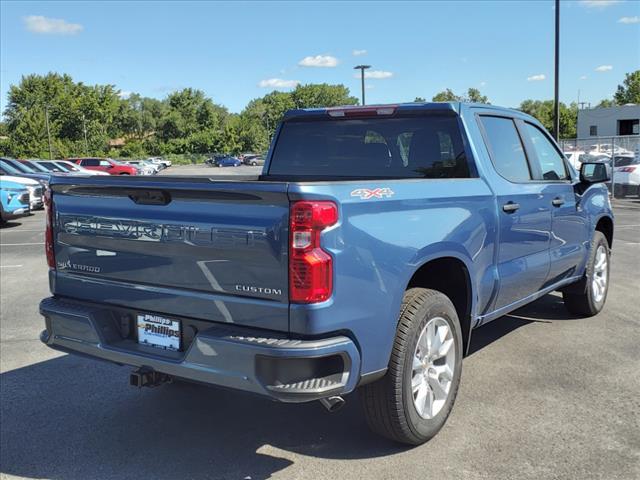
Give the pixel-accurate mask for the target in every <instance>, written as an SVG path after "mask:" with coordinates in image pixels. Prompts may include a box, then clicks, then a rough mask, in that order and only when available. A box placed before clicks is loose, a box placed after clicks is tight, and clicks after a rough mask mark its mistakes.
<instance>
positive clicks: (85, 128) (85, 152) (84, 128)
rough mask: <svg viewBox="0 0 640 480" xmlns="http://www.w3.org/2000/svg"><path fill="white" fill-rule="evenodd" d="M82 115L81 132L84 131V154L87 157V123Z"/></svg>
mask: <svg viewBox="0 0 640 480" xmlns="http://www.w3.org/2000/svg"><path fill="white" fill-rule="evenodd" d="M85 120H86V119H85V116H84V113H83V114H82V130H83V131H84V154H85V155H86V156H89V143H88V142H87V123H86V121H85Z"/></svg>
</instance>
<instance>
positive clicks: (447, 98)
mask: <svg viewBox="0 0 640 480" xmlns="http://www.w3.org/2000/svg"><path fill="white" fill-rule="evenodd" d="M431 100H432V101H433V102H474V103H489V98H488V97H486V96H484V95H482V94H481V93H480V90H478V89H477V88H469V89H468V90H467V94H466V95H456V94H455V93H454V92H453V90H451V89H450V88H447V89H446V90H443V91H442V92H439V93H436V94H435V95H434V96H433V98H432V99H431Z"/></svg>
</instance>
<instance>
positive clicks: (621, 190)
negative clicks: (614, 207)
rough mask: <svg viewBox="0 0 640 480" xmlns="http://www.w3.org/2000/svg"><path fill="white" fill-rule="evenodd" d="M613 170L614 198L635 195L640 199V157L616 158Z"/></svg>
mask: <svg viewBox="0 0 640 480" xmlns="http://www.w3.org/2000/svg"><path fill="white" fill-rule="evenodd" d="M616 165H617V166H616V167H614V169H613V185H614V194H615V196H616V197H626V196H627V195H637V196H639V197H640V157H638V156H637V155H636V156H635V157H632V156H625V157H616Z"/></svg>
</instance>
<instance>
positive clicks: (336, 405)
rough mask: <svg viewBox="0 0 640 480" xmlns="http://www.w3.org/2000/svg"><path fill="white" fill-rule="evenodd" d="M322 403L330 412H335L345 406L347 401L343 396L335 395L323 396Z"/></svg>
mask: <svg viewBox="0 0 640 480" xmlns="http://www.w3.org/2000/svg"><path fill="white" fill-rule="evenodd" d="M320 403H321V404H322V406H323V407H324V408H326V409H327V411H328V412H329V413H333V412H337V411H338V410H340V409H341V408H342V407H344V404H345V403H346V402H345V400H344V398H342V397H341V396H339V395H335V396H333V397H327V398H321V399H320Z"/></svg>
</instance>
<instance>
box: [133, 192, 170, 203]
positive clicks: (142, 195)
mask: <svg viewBox="0 0 640 480" xmlns="http://www.w3.org/2000/svg"><path fill="white" fill-rule="evenodd" d="M129 198H130V199H131V200H133V201H134V202H135V203H137V204H138V205H168V204H169V203H171V195H170V194H169V192H165V191H162V190H137V191H135V192H132V193H130V194H129Z"/></svg>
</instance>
